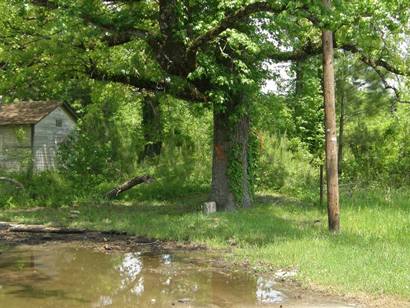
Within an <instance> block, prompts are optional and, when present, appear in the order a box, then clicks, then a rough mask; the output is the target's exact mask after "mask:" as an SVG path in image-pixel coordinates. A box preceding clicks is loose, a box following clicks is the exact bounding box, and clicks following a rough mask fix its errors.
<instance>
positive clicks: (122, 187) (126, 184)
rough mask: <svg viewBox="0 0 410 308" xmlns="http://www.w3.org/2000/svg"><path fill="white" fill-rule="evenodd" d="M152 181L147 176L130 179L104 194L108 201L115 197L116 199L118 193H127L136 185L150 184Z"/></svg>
mask: <svg viewBox="0 0 410 308" xmlns="http://www.w3.org/2000/svg"><path fill="white" fill-rule="evenodd" d="M153 181H154V178H153V177H151V176H149V175H143V176H137V177H135V178H132V179H131V180H128V181H126V182H124V183H122V184H121V185H119V186H117V187H115V188H114V189H112V190H110V191H109V192H107V193H106V194H105V196H106V198H108V199H113V198H115V197H118V195H119V194H120V193H123V192H124V191H127V190H129V189H131V188H133V187H134V186H136V185H139V184H142V183H151V182H153Z"/></svg>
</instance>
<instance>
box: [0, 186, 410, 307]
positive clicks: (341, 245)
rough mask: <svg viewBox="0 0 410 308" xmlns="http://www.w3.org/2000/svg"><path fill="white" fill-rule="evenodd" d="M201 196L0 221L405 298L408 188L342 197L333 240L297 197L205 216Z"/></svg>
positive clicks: (320, 214)
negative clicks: (213, 257) (173, 248)
mask: <svg viewBox="0 0 410 308" xmlns="http://www.w3.org/2000/svg"><path fill="white" fill-rule="evenodd" d="M205 197H206V196H205V195H204V194H192V195H190V196H188V197H184V198H179V199H176V200H165V201H159V200H148V201H147V200H146V201H144V200H141V201H135V202H134V204H132V203H126V202H116V203H113V204H108V203H107V204H99V205H91V204H89V205H81V206H79V208H78V209H79V211H80V216H79V217H78V218H76V219H75V220H74V219H72V218H70V217H69V211H70V208H60V209H57V208H44V209H41V210H38V211H31V212H30V211H24V210H4V211H2V212H0V220H8V221H16V222H24V223H52V224H57V225H67V226H72V227H86V228H91V229H98V230H113V229H114V230H121V231H127V232H129V233H132V234H138V235H145V236H149V237H155V238H160V239H165V240H179V241H184V240H190V241H193V242H197V243H202V244H206V245H208V246H209V247H211V248H226V247H230V248H232V249H233V254H232V256H230V257H231V258H233V260H234V261H238V262H241V261H244V260H247V261H249V262H250V263H251V264H253V265H254V266H256V267H258V266H259V267H260V266H261V264H265V265H266V264H268V265H269V266H267V267H273V268H278V269H279V268H297V269H298V272H299V274H298V277H297V279H299V280H300V281H301V282H302V283H304V284H306V285H308V284H313V285H316V286H321V287H326V288H332V289H334V290H337V291H338V292H341V293H353V294H355V293H362V292H366V293H369V294H372V295H392V296H395V297H398V298H401V299H405V300H408V299H410V191H394V192H389V191H385V192H377V193H375V192H366V191H362V192H357V193H354V194H353V195H351V196H344V197H343V199H342V215H341V226H342V231H341V233H340V234H337V235H335V234H329V233H328V232H327V218H326V210H325V209H320V208H318V207H316V206H312V205H307V204H304V203H303V202H301V201H298V200H292V199H288V198H286V197H283V196H275V195H265V196H259V197H258V202H257V203H258V204H257V205H256V206H255V207H254V208H252V209H250V210H239V211H237V212H235V213H217V214H213V215H210V216H204V215H202V214H201V213H200V211H199V206H198V205H199V204H200V203H201V201H202V200H204V199H205ZM316 220H320V222H319V223H317V222H316V223H315V221H316Z"/></svg>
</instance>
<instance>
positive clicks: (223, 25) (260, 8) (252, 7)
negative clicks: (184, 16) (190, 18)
mask: <svg viewBox="0 0 410 308" xmlns="http://www.w3.org/2000/svg"><path fill="white" fill-rule="evenodd" d="M285 9H286V7H285V6H283V5H276V6H275V5H271V4H268V3H266V2H254V3H251V4H249V5H247V6H245V7H242V8H240V9H238V10H237V11H235V12H234V13H232V14H230V15H228V16H226V17H225V18H224V19H223V20H222V21H221V22H220V23H219V24H218V25H217V26H215V27H213V28H211V29H209V30H208V31H207V32H205V33H204V34H201V35H199V36H198V37H196V38H195V39H194V40H193V41H192V42H191V44H190V45H189V47H188V49H187V54H188V55H194V54H195V53H196V52H197V51H198V49H200V48H201V47H203V46H204V45H206V44H207V43H208V42H210V41H212V40H214V39H215V38H216V37H217V36H218V35H219V34H221V33H222V32H224V31H225V30H227V29H228V28H231V27H233V26H234V25H235V24H236V23H237V22H238V21H240V20H242V19H244V18H246V17H248V16H250V15H252V14H254V13H258V12H271V13H281V12H283V11H284V10H285Z"/></svg>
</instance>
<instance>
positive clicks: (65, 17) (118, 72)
mask: <svg viewBox="0 0 410 308" xmlns="http://www.w3.org/2000/svg"><path fill="white" fill-rule="evenodd" d="M293 2H294V3H293V4H290V3H287V1H268V2H267V3H269V4H271V5H272V6H273V7H275V8H276V7H280V6H281V5H284V6H286V10H285V11H283V12H282V11H280V12H279V13H277V14H272V15H271V14H270V13H269V12H268V13H266V12H257V13H256V17H255V18H254V19H249V18H244V19H243V21H240V22H238V23H233V24H232V27H228V29H227V30H226V31H223V32H221V33H220V36H219V37H218V38H217V39H215V40H214V41H212V44H211V45H209V46H208V47H203V48H202V49H200V50H199V51H198V54H197V58H196V61H197V67H196V68H195V69H194V70H193V71H191V72H189V74H188V75H187V78H186V79H184V78H182V77H181V76H182V75H180V76H179V77H178V74H180V72H174V73H173V74H174V75H172V74H168V73H169V72H171V71H173V70H174V68H169V67H168V69H169V71H165V69H164V65H162V64H161V63H162V62H161V61H162V60H163V59H159V60H158V56H157V58H156V57H155V55H153V54H152V53H153V52H152V46H151V45H150V44H151V41H150V40H149V39H147V38H146V37H145V36H139V35H138V33H139V32H141V33H154V34H153V36H154V37H155V35H160V34H158V33H160V32H161V31H163V29H159V28H158V25H157V24H156V23H155V21H156V20H157V19H158V16H157V15H158V13H157V10H158V8H157V4H156V3H155V2H154V1H107V2H101V1H80V0H76V1H62V0H61V1H0V12H1V13H0V23H1V33H0V69H1V72H2V74H1V75H0V93H1V94H2V95H3V97H4V100H5V102H6V103H12V102H14V101H18V100H40V99H55V100H60V101H66V102H68V103H70V104H71V105H72V106H73V107H74V108H75V110H76V111H77V112H78V114H79V115H80V119H79V122H78V129H77V131H76V133H75V134H73V135H72V136H71V137H70V138H69V139H68V140H66V141H65V143H64V144H63V146H62V147H61V149H60V153H59V162H60V163H59V169H58V170H57V171H55V172H49V173H44V174H32V173H31V172H26V173H19V174H12V175H11V176H13V177H16V178H18V179H19V180H20V181H22V182H23V183H24V184H25V185H26V187H27V189H26V190H25V191H24V192H18V191H15V189H14V188H13V187H10V186H8V185H7V184H3V183H2V184H0V185H1V186H0V189H1V192H2V193H1V194H0V206H1V207H13V206H18V205H20V204H22V203H24V204H30V205H44V204H46V205H54V206H57V205H63V204H73V203H76V202H78V201H81V200H98V199H100V198H102V196H103V192H105V191H106V190H107V189H108V188H110V187H112V186H113V185H115V184H118V183H119V182H121V181H122V180H124V179H127V178H129V177H131V176H134V175H138V174H145V173H149V174H152V175H153V176H154V177H155V178H156V179H157V181H156V182H155V183H153V184H150V186H146V187H142V188H140V189H139V190H136V191H131V192H129V193H128V194H125V195H124V196H123V197H122V198H126V199H127V198H130V199H132V198H136V197H137V196H138V195H139V194H145V196H149V195H150V194H154V195H156V196H157V197H158V196H162V197H164V198H165V197H170V196H176V195H178V194H183V193H190V192H207V191H208V189H209V184H210V179H211V159H212V126H213V123H212V110H213V109H215V108H221V109H223V108H225V107H224V106H225V105H224V104H225V103H226V95H227V94H226V93H234V92H235V91H239V90H241V91H242V90H244V89H245V90H246V91H248V92H249V93H251V94H252V95H250V96H249V103H248V105H247V108H248V107H249V108H248V109H247V111H246V112H249V114H250V115H251V118H252V120H251V123H252V128H251V131H252V135H253V136H255V137H256V140H257V153H258V156H257V159H256V167H257V168H256V173H255V181H254V183H255V184H256V190H257V191H259V192H263V191H279V192H282V193H287V194H291V195H294V196H299V197H303V198H305V199H307V200H310V201H311V202H313V203H317V202H318V191H319V167H320V165H322V164H323V159H324V153H323V139H324V138H323V136H324V134H323V131H324V128H323V108H322V105H323V99H322V90H321V59H320V54H318V53H316V52H312V53H311V54H309V56H307V55H306V56H305V55H304V54H303V53H302V56H300V57H298V58H295V59H293V58H290V60H292V61H287V60H286V57H285V55H287V54H286V53H290V52H292V51H297V50H298V48H302V49H301V50H302V51H303V52H305V53H306V54H308V51H309V52H310V51H311V50H314V49H315V48H316V46H317V44H318V43H319V42H320V29H319V27H318V25H316V24H314V19H312V16H316V17H317V18H319V21H318V22H319V23H329V24H331V25H332V27H333V28H334V29H337V31H336V38H337V43H338V45H339V46H341V47H343V46H344V48H345V49H344V50H343V48H341V49H338V50H337V51H336V62H335V65H336V70H337V72H336V75H337V106H338V110H337V111H338V121H339V123H338V125H339V130H343V131H342V132H341V134H342V135H340V136H339V142H340V143H341V144H342V152H341V153H340V154H341V155H340V156H341V160H340V163H339V167H340V169H341V187H342V191H346V192H349V191H351V190H352V189H356V188H359V187H368V186H369V185H373V186H383V187H401V186H407V185H409V184H410V172H409V171H410V155H409V154H410V141H409V138H408V136H409V124H410V123H409V121H410V120H409V116H410V108H409V107H410V105H409V104H405V103H403V102H405V101H406V97H408V88H407V84H408V81H407V79H406V78H405V77H404V76H403V75H405V74H402V76H400V77H397V76H399V75H397V74H392V70H391V69H390V70H389V69H386V67H383V66H382V67H379V66H377V69H375V67H374V65H373V66H372V64H374V63H375V62H376V59H377V60H380V61H381V60H383V61H384V60H385V61H389V63H390V64H391V65H392V66H393V67H395V68H396V70H393V71H395V72H396V73H397V72H399V73H400V72H407V71H408V61H409V60H408V52H407V51H406V49H408V48H407V46H408V32H409V27H408V21H407V18H408V16H407V15H408V14H407V13H406V10H403V9H402V8H403V7H405V5H406V2H405V1H389V2H388V3H387V2H378V1H376V2H375V3H373V2H372V1H351V2H349V3H347V2H345V1H336V2H335V9H334V11H333V13H332V14H333V15H332V17H334V18H333V19H332V20H330V21H329V20H327V19H326V18H325V17H323V16H322V15H323V12H322V11H321V9H320V6H319V5H317V4H313V3H310V1H293ZM250 4H252V3H251V2H249V3H248V1H216V2H215V3H213V2H212V4H211V3H209V1H208V2H207V3H205V2H204V1H175V7H174V8H178V9H177V10H176V13H175V14H176V15H177V17H176V20H179V22H180V24H173V27H176V30H175V31H174V32H172V33H173V35H175V37H174V38H173V39H174V40H175V42H180V41H181V40H182V41H184V40H187V43H186V44H187V46H188V45H189V42H194V43H195V42H196V41H195V39H194V38H195V37H198V36H200V35H201V34H203V33H206V31H208V30H209V29H212V27H214V26H215V25H218V23H219V22H220V23H222V22H223V20H224V19H223V18H224V16H228V15H229V14H230V13H231V12H235V10H239V9H241V7H246V6H247V5H250ZM187 12H188V13H187ZM349 12H350V13H351V14H350V15H349ZM312 20H313V24H312ZM380 20H383V22H380ZM164 31H165V30H164ZM190 31H191V32H190ZM130 33H132V34H133V35H135V37H133V38H132V39H128V35H129V34H130ZM141 35H142V34H141ZM144 35H145V34H144ZM175 42H174V43H175ZM278 42H280V43H278ZM347 43H349V44H350V43H351V44H354V46H356V48H358V49H359V50H360V52H357V50H355V49H352V47H351V46H350V45H349V44H347ZM170 44H172V42H170ZM175 44H176V43H175ZM175 44H174V46H175V49H176V50H177V49H178V48H179V47H178V44H176V45H175ZM192 44H193V43H192ZM150 46H151V47H150ZM190 46H192V45H190ZM306 46H307V47H309V48H307V47H306ZM346 46H350V47H346ZM357 46H358V47H357ZM163 48H168V47H167V46H165V45H164V46H163ZM349 48H350V51H353V52H351V53H349V52H346V50H349ZM283 50H285V51H283ZM281 52H282V53H281ZM364 54H366V55H367V56H368V58H365V57H364V56H363V55H364ZM265 55H268V56H265ZM275 56H276V58H275ZM280 57H285V60H286V61H285V63H286V65H285V69H282V70H281V69H277V68H276V69H275V67H274V63H277V62H279V61H278V59H281V58H280ZM369 59H370V60H372V61H373V62H372V61H370V60H369ZM366 61H367V63H366ZM228 62H229V65H231V66H230V67H229V65H227V63H228ZM269 63H270V64H269ZM272 65H273V66H272ZM272 67H273V68H272ZM284 71H286V73H283V72H284ZM102 72H103V73H102ZM141 80H144V82H146V83H147V84H150V85H151V83H155V82H157V83H158V88H161V87H160V85H159V82H160V81H161V82H165V84H166V83H167V82H168V83H169V86H166V87H165V88H161V89H160V90H159V91H158V92H156V93H155V104H156V106H157V107H155V108H154V107H153V109H152V110H154V118H155V119H154V122H152V121H151V122H150V123H147V119H145V120H144V114H145V115H146V113H145V111H144V110H146V109H144V108H149V105H148V107H147V104H152V102H151V101H150V98H149V96H150V95H152V94H150V93H151V92H150V91H146V90H144V89H141V87H140V85H139V82H141ZM164 80H165V81H164ZM197 80H201V81H202V80H206V82H208V83H209V84H211V85H212V87H210V88H206V87H204V88H206V89H205V90H204V93H205V94H206V95H207V96H208V97H209V98H210V99H211V102H212V104H213V106H212V105H211V104H206V103H205V104H201V103H195V102H194V103H192V102H190V101H189V100H188V99H183V97H181V95H179V94H178V93H182V92H184V91H182V90H181V89H186V87H187V84H186V83H187V82H188V83H189V82H192V84H194V85H197V83H196V81H197ZM266 80H271V82H270V83H269V84H270V85H271V86H266V85H265V86H264V83H265V82H266ZM386 81H387V82H388V83H389V84H392V85H393V86H394V88H395V89H394V90H397V91H399V92H395V91H392V89H389V87H388V86H387V87H386ZM137 83H138V85H136V84H137ZM272 84H274V85H275V86H273V87H272ZM396 88H397V89H396ZM184 93H185V92H184ZM398 93H399V94H400V97H399V96H398ZM147 102H148V103H147ZM150 102H151V103H150ZM144 106H145V107H144ZM144 121H145V122H144ZM342 122H343V123H342ZM150 125H151V126H150ZM152 125H154V126H152ZM342 126H343V128H342ZM341 128H342V129H341ZM158 143H159V144H160V150H159V151H157V152H156V153H152V151H151V152H149V149H152V148H153V147H152V148H150V145H154V144H158ZM147 151H148V152H149V155H148V154H147V153H148V152H147ZM154 152H155V151H154ZM157 154H158V155H157ZM0 172H1V173H5V171H4V170H2V171H0ZM23 200H24V202H23Z"/></svg>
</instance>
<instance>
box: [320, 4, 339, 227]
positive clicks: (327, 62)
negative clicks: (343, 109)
mask: <svg viewBox="0 0 410 308" xmlns="http://www.w3.org/2000/svg"><path fill="white" fill-rule="evenodd" d="M323 3H324V5H325V6H326V7H329V6H330V1H329V0H323ZM322 44H323V95H324V103H325V128H326V171H327V203H328V220H329V230H330V231H338V230H339V228H340V217H339V216H340V213H339V176H338V171H337V137H336V136H337V135H336V107H335V76H334V67H333V33H332V32H331V31H329V30H323V33H322Z"/></svg>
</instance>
